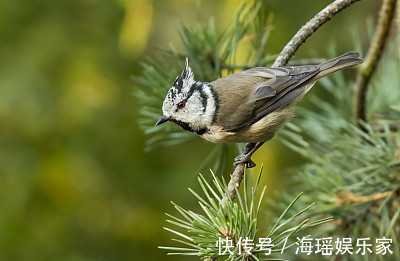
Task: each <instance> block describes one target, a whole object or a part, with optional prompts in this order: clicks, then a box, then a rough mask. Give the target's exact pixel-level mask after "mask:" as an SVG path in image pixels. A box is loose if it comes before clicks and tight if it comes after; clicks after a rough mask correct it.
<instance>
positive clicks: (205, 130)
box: [169, 119, 208, 135]
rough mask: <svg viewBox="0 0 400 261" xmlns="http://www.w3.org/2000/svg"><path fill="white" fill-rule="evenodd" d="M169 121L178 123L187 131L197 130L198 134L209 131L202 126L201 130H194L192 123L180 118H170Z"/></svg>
mask: <svg viewBox="0 0 400 261" xmlns="http://www.w3.org/2000/svg"><path fill="white" fill-rule="evenodd" d="M169 121H171V122H173V123H176V124H178V125H179V126H180V127H181V128H182V129H184V130H186V131H190V132H195V133H197V134H198V135H203V134H204V133H206V132H207V131H208V129H207V128H202V129H200V130H194V129H192V127H190V125H189V124H188V123H186V122H183V121H178V120H174V119H170V120H169Z"/></svg>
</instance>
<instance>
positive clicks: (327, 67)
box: [310, 51, 364, 82]
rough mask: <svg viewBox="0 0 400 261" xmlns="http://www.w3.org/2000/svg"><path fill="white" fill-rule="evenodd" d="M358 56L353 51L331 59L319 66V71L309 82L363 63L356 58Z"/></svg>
mask: <svg viewBox="0 0 400 261" xmlns="http://www.w3.org/2000/svg"><path fill="white" fill-rule="evenodd" d="M359 56H360V54H359V53H357V52H354V51H353V52H347V53H345V54H342V55H341V56H338V57H336V58H333V59H332V60H329V61H326V62H323V63H321V64H319V67H320V70H321V71H320V72H319V73H318V74H317V75H315V76H314V77H313V78H311V79H310V82H314V81H316V80H318V79H320V78H322V77H324V76H326V75H328V74H330V73H333V72H336V71H338V70H341V69H344V68H347V67H351V66H355V65H358V64H360V63H363V62H364V60H363V59H360V58H358V57H359Z"/></svg>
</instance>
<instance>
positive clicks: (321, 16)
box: [272, 0, 360, 67]
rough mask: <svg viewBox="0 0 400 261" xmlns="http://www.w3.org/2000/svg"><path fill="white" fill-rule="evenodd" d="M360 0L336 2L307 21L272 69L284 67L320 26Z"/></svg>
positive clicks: (337, 0)
mask: <svg viewBox="0 0 400 261" xmlns="http://www.w3.org/2000/svg"><path fill="white" fill-rule="evenodd" d="M358 1H360V0H336V1H334V2H333V3H331V4H330V5H328V6H327V7H325V8H324V9H323V10H322V11H321V12H319V13H318V14H317V15H316V16H314V17H313V18H312V19H311V20H310V21H308V22H307V23H306V24H305V25H303V27H301V29H300V30H299V31H298V32H297V33H296V34H295V36H294V37H293V38H292V39H291V40H290V41H289V42H288V43H287V44H286V46H285V48H283V51H282V52H281V53H280V55H279V56H278V58H277V59H276V60H275V62H274V64H273V65H272V67H279V66H284V65H286V64H287V63H288V61H289V60H290V58H291V57H292V56H293V55H294V54H295V53H296V51H297V49H298V48H299V47H300V45H302V44H303V43H304V42H305V41H306V39H307V38H308V37H310V36H311V35H312V34H313V33H314V32H315V31H316V30H317V29H318V28H319V27H320V26H321V25H323V24H325V23H326V22H328V21H329V20H330V19H331V18H332V17H333V16H335V15H336V14H337V13H339V12H340V11H342V10H343V9H345V8H346V7H348V6H350V5H351V4H354V3H355V2H358Z"/></svg>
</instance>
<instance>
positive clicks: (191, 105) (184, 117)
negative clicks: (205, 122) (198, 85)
mask: <svg viewBox="0 0 400 261" xmlns="http://www.w3.org/2000/svg"><path fill="white" fill-rule="evenodd" d="M203 110H204V107H203V99H202V97H201V95H200V92H199V91H194V92H193V94H192V95H191V96H190V98H189V99H188V100H187V101H186V106H185V108H183V109H180V110H178V111H177V113H176V118H177V119H178V120H181V121H183V122H189V123H191V124H193V125H199V124H200V122H201V115H202V114H203Z"/></svg>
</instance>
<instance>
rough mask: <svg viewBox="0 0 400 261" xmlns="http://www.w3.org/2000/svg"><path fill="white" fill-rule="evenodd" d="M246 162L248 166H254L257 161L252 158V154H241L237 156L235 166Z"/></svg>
mask: <svg viewBox="0 0 400 261" xmlns="http://www.w3.org/2000/svg"><path fill="white" fill-rule="evenodd" d="M243 163H244V164H246V167H247V168H249V169H250V168H254V167H255V166H256V163H255V162H254V161H253V160H252V159H251V155H239V156H237V157H236V158H235V162H234V163H233V166H235V167H236V166H237V165H238V164H243Z"/></svg>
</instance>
